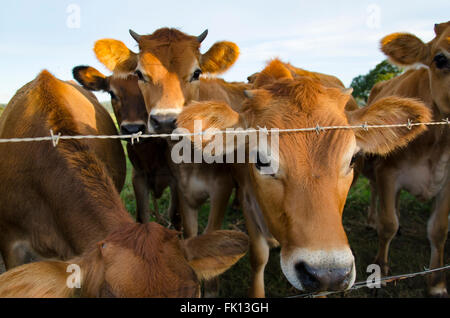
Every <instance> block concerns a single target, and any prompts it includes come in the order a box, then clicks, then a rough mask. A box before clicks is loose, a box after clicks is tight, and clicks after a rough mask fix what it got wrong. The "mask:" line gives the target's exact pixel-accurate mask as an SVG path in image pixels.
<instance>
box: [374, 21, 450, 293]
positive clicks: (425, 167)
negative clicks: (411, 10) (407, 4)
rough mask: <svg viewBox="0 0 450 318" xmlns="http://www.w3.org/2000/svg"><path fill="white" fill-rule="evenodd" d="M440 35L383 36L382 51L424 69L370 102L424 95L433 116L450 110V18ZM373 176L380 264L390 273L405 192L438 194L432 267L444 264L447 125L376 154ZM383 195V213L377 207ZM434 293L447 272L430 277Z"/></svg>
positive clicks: (449, 199) (449, 179) (449, 187)
mask: <svg viewBox="0 0 450 318" xmlns="http://www.w3.org/2000/svg"><path fill="white" fill-rule="evenodd" d="M434 31H435V33H436V37H435V38H434V39H433V40H432V41H430V42H429V43H427V44H425V43H423V42H422V41H421V40H420V39H418V38H417V37H415V36H414V35H412V34H407V33H394V34H391V35H388V36H386V37H385V38H383V39H382V40H381V49H382V51H383V52H384V53H385V54H386V55H387V56H388V57H389V58H390V60H391V61H392V62H394V63H396V64H398V65H402V66H416V64H422V65H424V66H425V68H419V69H412V70H408V71H407V72H405V73H404V74H402V75H400V76H398V77H396V78H393V79H391V80H389V81H386V82H381V83H378V84H377V85H375V86H374V87H373V89H372V91H371V94H370V97H369V101H368V104H369V105H371V104H373V103H377V102H378V101H379V100H380V99H382V98H384V97H387V96H401V97H411V98H416V99H420V100H421V101H422V102H423V103H425V105H427V107H428V108H429V109H430V111H431V112H432V114H433V120H442V119H443V118H446V117H447V116H448V115H449V113H450V62H449V59H450V22H447V23H442V24H436V25H435V28H434ZM371 167H372V169H371V170H370V171H368V172H369V173H367V175H368V177H369V178H370V179H371V186H372V203H371V208H370V209H369V211H370V215H369V222H370V223H372V224H376V227H377V231H378V236H379V249H378V254H377V257H376V262H377V263H378V264H380V265H381V266H382V271H383V274H385V275H387V273H388V270H389V267H388V251H389V245H390V242H391V241H392V239H393V238H394V236H395V234H396V233H397V230H398V228H399V219H398V215H397V213H398V212H399V211H398V209H397V205H398V201H399V200H398V196H399V193H400V190H402V189H405V190H407V191H409V192H410V193H411V194H413V195H415V196H417V197H419V198H421V199H425V200H429V199H432V198H434V207H433V211H432V214H431V216H430V219H429V221H428V226H427V230H428V239H429V241H430V245H431V259H430V268H436V267H440V266H443V265H444V246H445V241H446V238H447V228H448V214H449V211H450V173H449V171H450V135H449V127H448V126H430V127H429V128H428V131H427V132H426V133H424V134H423V135H421V136H420V137H418V138H417V139H416V140H414V141H413V142H411V143H410V144H409V145H408V147H407V148H405V149H402V150H401V151H398V152H395V153H393V154H391V155H389V156H388V157H386V158H383V157H375V158H374V159H372V162H371ZM377 195H378V196H379V209H378V213H376V211H375V209H376V208H375V207H376V202H377ZM429 293H430V294H431V295H433V296H446V295H447V289H446V284H445V276H444V273H443V272H441V273H435V274H432V275H431V276H430V280H429Z"/></svg>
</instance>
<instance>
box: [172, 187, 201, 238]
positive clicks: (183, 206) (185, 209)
mask: <svg viewBox="0 0 450 318" xmlns="http://www.w3.org/2000/svg"><path fill="white" fill-rule="evenodd" d="M177 190H178V191H177V194H178V203H179V205H180V212H181V220H182V223H183V233H184V238H185V239H188V238H190V237H194V236H197V234H198V209H196V208H193V207H192V206H191V205H190V204H189V202H188V201H187V199H186V198H184V196H183V194H182V193H181V191H180V190H179V189H177Z"/></svg>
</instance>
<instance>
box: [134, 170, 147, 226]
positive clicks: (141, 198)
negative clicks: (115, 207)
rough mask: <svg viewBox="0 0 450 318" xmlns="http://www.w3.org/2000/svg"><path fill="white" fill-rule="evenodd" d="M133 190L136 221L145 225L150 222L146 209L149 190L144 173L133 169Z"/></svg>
mask: <svg viewBox="0 0 450 318" xmlns="http://www.w3.org/2000/svg"><path fill="white" fill-rule="evenodd" d="M132 181H133V190H134V195H135V197H136V221H137V222H140V223H147V222H149V221H150V209H149V207H148V200H149V188H148V184H147V176H146V175H145V172H143V171H138V170H136V169H134V168H133V180H132Z"/></svg>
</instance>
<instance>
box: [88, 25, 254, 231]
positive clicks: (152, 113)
mask: <svg viewBox="0 0 450 318" xmlns="http://www.w3.org/2000/svg"><path fill="white" fill-rule="evenodd" d="M130 33H131V35H132V36H133V38H134V39H135V40H136V41H137V42H138V43H139V49H140V52H139V54H136V53H134V52H132V51H131V50H129V49H128V48H127V47H126V46H125V44H123V43H122V42H120V41H117V40H112V39H103V40H99V41H97V42H96V44H95V46H94V51H95V54H96V56H97V58H98V59H99V61H100V62H102V63H103V64H104V65H105V66H106V67H107V68H109V69H110V70H111V71H113V72H114V75H113V77H121V78H124V77H127V76H129V75H130V74H136V76H138V79H139V80H138V85H139V88H140V90H141V92H142V95H143V98H144V101H145V106H146V108H147V112H148V114H149V117H148V118H147V122H148V125H147V129H148V131H149V132H150V133H170V132H172V130H173V129H174V128H175V120H176V116H177V114H178V113H179V112H180V111H181V110H182V108H183V106H184V105H186V104H188V103H189V102H190V101H192V100H211V99H215V100H221V101H225V102H227V103H229V104H230V105H234V106H236V107H239V105H240V104H241V102H242V101H243V100H244V99H245V95H244V90H245V89H247V88H249V86H248V85H247V84H243V83H226V82H225V81H223V80H220V79H207V78H201V74H202V73H204V74H210V75H214V74H220V73H223V72H225V71H226V70H227V69H228V68H230V67H231V65H233V63H234V62H235V61H236V59H237V57H238V55H239V49H238V47H237V46H236V44H234V43H232V42H217V43H215V44H214V45H213V46H212V47H211V48H210V49H209V50H208V51H207V52H206V53H204V54H200V50H199V48H200V44H201V42H202V41H203V40H204V39H205V37H206V35H207V32H206V31H205V32H204V33H202V34H201V35H200V36H190V35H187V34H185V33H182V32H180V31H178V30H176V29H169V28H162V29H159V30H156V31H155V32H154V33H152V34H150V35H142V36H140V35H138V34H136V33H135V32H133V31H130ZM172 145H173V144H172V143H170V141H169V149H170V150H171V149H172V148H171V147H172ZM169 155H170V151H169V152H168V156H169ZM168 163H169V165H170V166H171V171H172V173H173V174H174V176H175V179H176V180H177V189H178V191H177V194H178V199H179V200H178V202H179V206H180V214H181V216H182V219H183V228H184V233H185V235H186V237H191V236H195V235H196V234H197V231H198V220H197V213H198V208H199V206H200V205H201V204H202V203H203V202H205V201H206V199H208V197H209V198H210V200H211V212H210V217H209V220H208V226H207V228H206V229H205V232H209V231H211V230H214V229H218V228H220V226H221V224H222V219H223V215H224V213H225V210H226V206H227V203H228V200H229V197H230V194H231V192H232V189H233V186H234V181H233V179H232V177H231V175H230V171H229V169H228V167H226V166H218V165H205V164H196V163H183V164H175V163H174V162H173V160H171V159H169V160H168Z"/></svg>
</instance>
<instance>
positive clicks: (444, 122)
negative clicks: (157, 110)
mask: <svg viewBox="0 0 450 318" xmlns="http://www.w3.org/2000/svg"><path fill="white" fill-rule="evenodd" d="M420 125H425V126H436V125H450V122H449V119H448V118H446V119H443V120H442V121H437V122H427V123H412V122H411V121H410V120H408V122H407V123H406V124H390V125H368V124H367V123H364V124H362V125H356V126H324V127H322V126H320V125H319V124H317V126H316V127H308V128H287V129H275V130H274V129H270V130H269V129H267V128H266V127H264V128H261V127H259V128H258V129H247V130H218V131H213V132H210V131H202V132H194V133H172V134H143V133H142V132H139V133H136V134H131V135H110V136H106V135H76V136H63V135H61V133H59V134H58V135H56V136H55V135H54V134H53V131H50V136H45V137H26V138H9V139H6V138H5V139H0V143H17V142H32V141H52V144H53V146H56V145H57V144H58V142H59V141H60V140H63V139H64V140H69V139H124V140H125V139H131V143H134V141H138V142H139V140H140V138H143V139H144V138H169V137H172V138H174V137H192V136H199V135H201V136H203V135H205V134H208V135H219V134H234V135H236V134H249V133H256V132H263V133H265V134H269V133H273V132H276V133H295V132H314V131H315V132H316V133H317V134H319V133H320V132H323V131H327V130H338V129H364V130H366V131H367V130H369V128H370V129H383V128H398V127H406V128H408V129H411V128H412V127H414V126H420Z"/></svg>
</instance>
